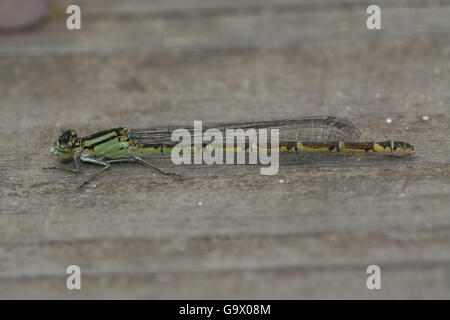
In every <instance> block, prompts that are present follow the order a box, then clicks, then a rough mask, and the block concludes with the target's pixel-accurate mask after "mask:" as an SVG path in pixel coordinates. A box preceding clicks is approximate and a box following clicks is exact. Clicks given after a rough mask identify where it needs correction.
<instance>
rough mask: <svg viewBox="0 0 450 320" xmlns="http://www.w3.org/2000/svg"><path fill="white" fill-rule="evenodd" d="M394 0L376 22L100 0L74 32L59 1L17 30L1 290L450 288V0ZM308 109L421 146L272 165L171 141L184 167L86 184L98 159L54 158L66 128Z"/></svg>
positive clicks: (156, 294)
mask: <svg viewBox="0 0 450 320" xmlns="http://www.w3.org/2000/svg"><path fill="white" fill-rule="evenodd" d="M379 3H380V6H381V7H382V28H383V29H382V30H380V31H369V30H367V29H366V27H365V18H366V14H365V8H366V7H365V5H366V4H363V3H361V2H359V1H356V0H354V1H353V0H352V1H350V0H347V1H340V0H320V1H308V0H300V1H291V0H289V1H288V0H285V1H253V0H245V1H222V0H217V1H204V0H195V1H191V2H186V1H175V0H174V1H143V0H133V1H127V2H123V1H115V0H114V1H85V0H83V1H79V4H80V6H81V8H82V12H83V17H84V18H83V19H84V20H83V22H82V30H81V31H68V30H66V29H65V22H64V18H65V16H64V10H63V9H64V5H65V2H58V3H57V4H54V13H53V15H52V16H51V18H50V19H49V20H48V21H47V22H46V24H45V25H43V26H42V27H41V28H39V29H36V30H33V31H30V32H27V33H16V34H2V35H0V114H1V117H0V127H1V131H2V138H1V140H0V141H1V142H0V297H1V298H169V299H173V298H210V299H211V298H265V299H270V298H274V299H279V298H286V299H299V298H332V299H333V298H368V299H372V298H373V299H380V298H419V299H420V298H449V297H450V281H449V279H450V277H449V275H450V254H449V252H450V223H449V221H450V219H449V216H450V210H449V209H450V165H449V163H450V138H449V132H450V93H449V90H448V88H449V87H450V65H449V63H448V61H450V60H449V59H450V20H449V19H448V16H449V14H450V11H449V10H450V6H448V4H447V2H445V1H413V0H409V1H395V3H394V2H392V1H379ZM304 115H336V116H341V117H345V118H348V119H350V120H351V121H352V122H354V123H355V125H357V126H358V127H359V128H360V129H361V131H362V133H363V137H362V138H363V139H373V140H380V139H383V140H384V139H391V138H395V139H399V140H406V141H408V142H411V143H413V144H414V145H415V146H416V151H417V154H416V156H415V157H413V158H411V159H392V158H380V157H352V156H350V157H349V156H342V155H335V156H327V155H316V156H313V155H300V156H296V155H294V156H292V155H288V156H283V157H282V159H281V168H280V173H279V174H278V175H276V176H273V177H262V176H260V175H259V167H258V166H206V165H204V166H195V165H191V166H174V165H173V164H172V163H171V162H170V159H167V158H165V157H156V158H154V159H152V163H154V164H155V165H157V166H159V167H161V168H164V169H166V170H169V171H172V172H176V173H178V174H181V175H182V176H183V179H182V180H181V181H178V180H175V179H168V178H165V177H161V176H159V175H158V174H156V175H154V172H153V171H152V170H150V169H147V168H145V167H142V166H139V165H132V164H124V165H117V166H113V167H112V168H111V170H110V171H109V172H107V173H105V174H104V175H102V176H100V177H99V178H98V179H97V180H96V181H95V182H94V184H95V187H94V186H93V184H91V185H89V186H88V187H87V188H86V189H85V190H83V191H81V192H80V191H78V190H77V186H78V185H79V184H80V183H81V182H82V181H83V180H84V179H85V178H86V177H87V176H88V175H89V174H91V173H92V172H94V171H95V170H96V169H97V168H96V167H92V166H89V165H84V166H83V172H82V173H81V174H80V175H78V176H77V175H71V174H68V173H65V172H48V171H42V170H41V168H42V167H45V166H51V165H54V164H55V163H56V159H55V158H54V157H53V156H52V155H51V154H50V153H49V148H50V146H51V144H52V143H53V141H54V140H55V139H56V138H57V136H58V134H59V132H60V126H62V127H66V128H68V127H70V128H74V129H76V130H78V131H79V133H80V134H81V135H87V134H89V133H93V132H95V131H99V130H102V129H106V128H110V127H114V126H120V125H124V126H130V127H132V126H135V127H143V126H153V125H165V124H180V125H184V124H185V125H192V121H193V120H204V121H213V122H216V121H238V120H239V121H240V120H261V119H277V118H287V117H296V116H304ZM424 115H427V116H428V117H429V120H424V118H423V116H424ZM388 117H390V118H391V119H392V123H387V122H386V121H385V120H386V118H388ZM425 119H426V118H425ZM280 180H283V183H280ZM199 202H201V203H202V205H199ZM70 264H77V265H79V266H80V267H81V270H82V276H83V278H82V290H80V291H77V292H73V291H69V290H67V289H66V286H65V283H66V276H67V275H66V274H65V270H66V268H67V266H68V265H70ZM370 264H378V265H380V267H381V269H382V290H378V291H377V290H368V289H367V288H366V278H367V274H366V268H367V266H368V265H370Z"/></svg>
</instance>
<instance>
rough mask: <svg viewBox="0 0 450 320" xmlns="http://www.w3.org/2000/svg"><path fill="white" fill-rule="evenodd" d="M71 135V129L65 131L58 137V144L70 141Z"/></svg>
mask: <svg viewBox="0 0 450 320" xmlns="http://www.w3.org/2000/svg"><path fill="white" fill-rule="evenodd" d="M71 136H72V131H70V130H67V131H65V132H64V133H63V134H62V135H61V136H60V137H59V139H58V141H59V143H60V144H67V143H68V142H69V141H70V137H71Z"/></svg>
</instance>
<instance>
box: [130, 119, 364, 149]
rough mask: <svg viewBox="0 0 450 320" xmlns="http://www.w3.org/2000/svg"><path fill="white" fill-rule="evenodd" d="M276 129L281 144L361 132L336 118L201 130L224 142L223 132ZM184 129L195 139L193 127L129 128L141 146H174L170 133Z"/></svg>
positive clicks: (355, 138) (343, 138)
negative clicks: (215, 131)
mask: <svg viewBox="0 0 450 320" xmlns="http://www.w3.org/2000/svg"><path fill="white" fill-rule="evenodd" d="M252 128H253V129H263V128H264V129H268V130H269V131H270V129H279V136H280V143H283V142H296V141H313V142H331V141H349V142H350V141H358V139H359V137H360V135H361V132H360V131H359V130H358V128H356V127H355V126H354V125H353V124H352V123H351V122H350V121H348V120H345V119H341V118H337V117H304V118H296V119H285V120H275V121H259V122H241V123H226V124H216V125H214V124H210V125H207V126H205V125H204V126H203V127H202V133H203V132H205V131H206V130H208V129H218V130H219V131H220V132H222V134H223V136H224V141H225V136H226V135H225V131H226V129H243V130H244V131H245V130H247V129H252ZM176 129H186V130H187V131H189V132H190V134H191V135H192V137H194V128H193V127H183V126H169V127H158V128H152V129H132V130H131V132H130V138H131V139H133V140H134V141H136V142H137V143H139V144H144V145H160V144H164V145H168V146H169V145H174V144H176V143H177V142H174V141H172V140H171V136H172V132H173V131H174V130H176Z"/></svg>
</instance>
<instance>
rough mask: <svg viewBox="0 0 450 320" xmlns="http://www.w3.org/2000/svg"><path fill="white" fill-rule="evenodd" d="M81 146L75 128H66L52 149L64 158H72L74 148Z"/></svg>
mask: <svg viewBox="0 0 450 320" xmlns="http://www.w3.org/2000/svg"><path fill="white" fill-rule="evenodd" d="M78 146H79V139H78V135H77V133H76V132H75V131H74V130H66V131H64V132H63V133H62V135H61V136H60V137H59V138H58V140H56V142H55V144H54V145H53V147H52V148H51V149H50V151H51V152H52V153H53V154H54V155H57V156H59V157H60V158H61V159H62V160H70V159H71V158H72V154H73V149H74V148H76V147H78Z"/></svg>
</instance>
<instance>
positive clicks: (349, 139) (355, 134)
mask: <svg viewBox="0 0 450 320" xmlns="http://www.w3.org/2000/svg"><path fill="white" fill-rule="evenodd" d="M179 128H181V127H179V126H166V127H155V128H150V129H129V128H124V127H120V128H114V129H109V130H105V131H101V132H98V133H94V134H92V135H90V136H86V137H78V135H77V133H76V132H75V131H74V130H67V131H65V132H63V134H62V135H61V136H60V137H59V138H58V140H56V143H55V144H54V146H53V147H52V148H51V152H52V153H53V154H55V155H57V156H58V157H59V158H60V159H61V160H63V161H69V162H70V161H74V162H75V168H63V167H50V168H46V169H63V170H68V171H72V172H80V160H81V161H83V162H88V163H93V164H97V165H101V166H103V168H102V169H101V170H99V171H98V172H97V173H100V172H102V171H104V170H106V169H108V168H109V166H110V165H111V163H115V162H126V161H127V162H130V161H131V162H140V163H143V164H145V165H148V166H150V167H152V168H154V169H155V170H157V171H159V172H160V173H163V174H165V175H167V174H170V173H168V172H165V171H163V170H161V169H159V168H157V167H155V166H153V165H152V164H151V163H149V162H148V161H146V160H144V159H142V158H144V157H146V156H151V155H165V154H171V152H172V150H174V148H175V147H176V146H177V144H178V142H177V141H172V139H171V137H172V133H173V132H174V130H176V129H179ZM211 128H215V129H217V130H219V131H220V132H223V133H224V136H226V135H225V131H226V130H227V129H234V130H236V129H242V130H248V129H255V130H259V129H268V130H271V129H278V130H279V145H278V148H277V150H278V151H279V152H345V153H367V154H370V153H373V154H387V155H395V156H404V155H412V154H413V153H414V146H412V145H411V144H409V143H407V142H403V141H394V140H388V141H383V142H359V141H358V140H359V137H360V135H361V133H360V131H359V130H358V128H356V127H355V126H354V125H353V124H352V123H351V122H350V121H348V120H345V119H340V118H336V117H303V118H296V119H286V120H276V121H260V122H243V123H228V124H218V125H214V126H203V127H202V132H205V131H206V130H208V129H211ZM185 129H186V130H188V131H189V132H192V133H194V128H193V127H189V128H185ZM191 147H192V148H194V146H191ZM207 147H210V145H208V144H207V143H205V144H203V145H202V148H207ZM251 147H252V146H251V145H250V143H249V141H246V142H245V150H246V151H248V150H249V148H251ZM253 147H254V146H253ZM256 147H258V146H256ZM216 148H217V146H216ZM226 148H227V144H226V141H224V142H223V146H222V147H221V148H220V149H221V150H222V151H225V150H226ZM266 148H267V149H269V150H273V148H272V147H271V146H270V144H269V145H267V146H266Z"/></svg>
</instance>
